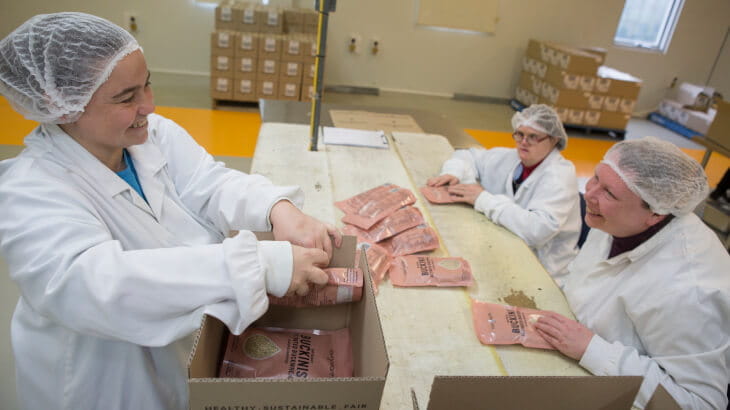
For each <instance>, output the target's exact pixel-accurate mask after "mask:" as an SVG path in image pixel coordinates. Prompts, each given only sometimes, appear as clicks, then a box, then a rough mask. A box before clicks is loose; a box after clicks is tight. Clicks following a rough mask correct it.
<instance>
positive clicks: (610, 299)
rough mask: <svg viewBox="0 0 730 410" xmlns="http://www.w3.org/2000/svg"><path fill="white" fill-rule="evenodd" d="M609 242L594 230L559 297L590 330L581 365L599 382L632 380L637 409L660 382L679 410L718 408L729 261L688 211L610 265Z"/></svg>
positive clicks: (729, 372) (727, 358)
mask: <svg viewBox="0 0 730 410" xmlns="http://www.w3.org/2000/svg"><path fill="white" fill-rule="evenodd" d="M612 241H613V239H612V237H611V236H610V235H609V234H607V233H605V232H603V231H600V230H597V229H591V231H590V233H589V234H588V239H587V240H586V243H585V244H584V245H583V248H581V251H580V253H579V254H578V256H577V257H576V258H575V260H574V261H573V263H571V264H570V266H569V268H568V269H569V273H568V275H566V276H565V278H564V285H563V292H564V293H565V296H566V298H567V300H568V302H569V303H570V307H571V309H572V310H573V312H574V313H575V316H576V317H577V319H578V321H580V323H582V324H583V325H585V326H586V327H588V328H589V329H591V330H592V331H593V332H595V334H596V335H595V336H594V337H593V339H591V342H590V344H589V345H588V348H587V350H586V352H585V354H584V355H583V357H582V359H581V361H580V364H581V366H583V367H584V368H586V369H587V370H589V371H590V372H591V373H593V374H596V375H599V376H619V375H629V376H632V375H639V376H644V382H643V384H642V385H641V390H640V391H639V395H638V396H637V399H636V402H635V403H634V405H635V406H637V407H639V408H644V407H645V405H646V403H647V401H648V400H649V399H650V398H651V396H652V394H653V393H654V390H655V389H656V387H657V384H659V383H661V384H662V386H664V388H665V389H666V390H667V391H668V392H669V394H671V395H672V397H674V399H675V400H676V401H677V402H678V403H679V404H680V405H681V407H682V408H683V409H724V408H725V407H726V406H727V396H726V392H725V391H726V389H727V385H728V380H729V379H730V256H729V255H728V253H727V251H726V250H725V249H724V248H723V247H722V245H721V244H720V241H719V240H718V239H717V236H716V235H715V234H714V233H713V232H712V231H711V230H709V229H708V228H707V227H706V226H705V225H704V224H703V223H702V221H700V219H699V218H697V216H695V215H694V214H690V215H686V216H683V217H678V218H674V219H673V220H672V221H671V222H669V224H667V226H665V227H664V228H662V229H661V230H660V231H659V232H657V233H656V234H655V235H654V236H653V237H651V238H650V239H649V240H647V241H646V242H644V243H643V244H641V245H639V246H638V247H637V248H635V249H634V250H631V251H628V252H625V253H622V254H620V255H617V256H614V257H613V258H610V259H608V254H609V251H610V249H611V243H612Z"/></svg>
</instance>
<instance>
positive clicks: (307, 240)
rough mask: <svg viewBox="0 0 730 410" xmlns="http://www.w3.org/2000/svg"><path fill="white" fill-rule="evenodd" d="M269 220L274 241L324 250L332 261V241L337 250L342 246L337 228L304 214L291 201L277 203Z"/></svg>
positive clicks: (340, 235)
mask: <svg viewBox="0 0 730 410" xmlns="http://www.w3.org/2000/svg"><path fill="white" fill-rule="evenodd" d="M269 220H270V221H271V225H272V229H273V234H274V240H277V241H288V242H291V243H292V244H294V245H298V246H302V247H305V248H317V249H322V250H323V251H325V252H327V256H328V257H329V259H332V249H333V248H332V245H333V243H332V241H333V240H334V246H335V247H337V248H339V247H340V245H342V234H341V233H340V231H339V230H338V229H337V228H335V227H334V226H332V225H329V224H326V223H324V222H321V221H319V220H317V219H315V218H313V217H311V216H309V215H307V214H305V213H303V212H302V211H300V210H299V208H297V207H296V206H294V205H293V204H292V203H291V202H289V201H286V200H283V201H279V202H277V203H276V204H275V205H274V207H273V208H271V214H270V215H269Z"/></svg>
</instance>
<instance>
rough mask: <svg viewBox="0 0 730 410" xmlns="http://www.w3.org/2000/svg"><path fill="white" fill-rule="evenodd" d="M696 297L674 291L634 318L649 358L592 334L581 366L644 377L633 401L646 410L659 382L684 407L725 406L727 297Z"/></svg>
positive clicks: (729, 324) (601, 372) (604, 372)
mask: <svg viewBox="0 0 730 410" xmlns="http://www.w3.org/2000/svg"><path fill="white" fill-rule="evenodd" d="M695 296H696V297H687V295H677V294H673V293H670V294H668V295H667V296H666V298H665V300H664V301H662V302H663V303H659V304H655V305H653V306H656V307H654V308H652V309H647V310H644V312H645V313H644V314H642V315H641V316H640V317H636V318H634V320H635V323H637V325H635V327H636V329H637V332H638V333H639V336H640V338H641V343H642V344H643V345H644V346H645V348H646V351H648V352H652V353H651V357H650V356H647V355H643V354H640V353H639V352H638V351H637V349H636V348H634V347H632V346H625V345H623V344H621V343H619V342H613V343H610V342H608V341H606V340H604V339H603V338H601V337H600V336H598V335H594V336H593V338H592V339H591V341H590V343H589V345H588V348H587V349H586V351H585V353H584V354H583V357H582V358H581V360H580V365H581V366H583V367H584V368H586V369H587V370H588V371H590V372H591V373H593V374H595V375H599V376H632V375H637V376H643V377H644V382H643V384H642V385H641V389H640V391H639V394H638V396H637V400H636V403H635V405H639V406H641V407H642V408H643V407H644V406H645V405H646V403H647V402H648V401H649V400H650V399H651V396H652V395H653V394H654V390H655V389H656V387H657V385H658V384H661V385H662V386H664V388H665V389H666V390H667V392H669V394H671V395H672V397H673V398H674V399H675V400H676V401H677V403H678V404H679V405H680V406H681V407H682V408H683V409H718V408H725V401H726V392H725V389H726V388H727V384H728V376H729V375H730V373H729V372H730V367H729V366H730V363H727V362H726V357H725V355H726V352H727V351H728V344H729V343H730V335H729V334H728V329H730V318H729V317H728V306H727V303H726V302H727V295H725V296H722V295H721V294H719V292H718V291H715V292H713V293H709V294H705V295H695ZM723 298H724V299H725V300H724V301H723ZM723 312H724V313H723ZM639 324H640V325H639Z"/></svg>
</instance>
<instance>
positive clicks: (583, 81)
mask: <svg viewBox="0 0 730 410" xmlns="http://www.w3.org/2000/svg"><path fill="white" fill-rule="evenodd" d="M578 84H579V88H580V89H581V91H588V92H592V91H593V87H594V86H595V85H596V77H594V76H592V75H582V76H580V80H579V81H578Z"/></svg>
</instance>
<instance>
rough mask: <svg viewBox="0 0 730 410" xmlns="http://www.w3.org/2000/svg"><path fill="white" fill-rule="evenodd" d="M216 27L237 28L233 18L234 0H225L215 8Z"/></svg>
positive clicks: (219, 28) (220, 28)
mask: <svg viewBox="0 0 730 410" xmlns="http://www.w3.org/2000/svg"><path fill="white" fill-rule="evenodd" d="M215 29H216V30H235V29H236V27H235V24H234V20H233V2H230V1H223V2H221V3H220V4H219V5H218V6H216V8H215Z"/></svg>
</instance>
